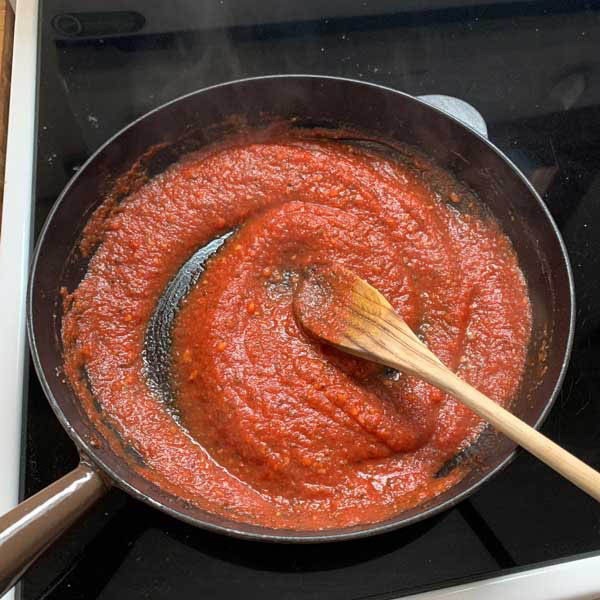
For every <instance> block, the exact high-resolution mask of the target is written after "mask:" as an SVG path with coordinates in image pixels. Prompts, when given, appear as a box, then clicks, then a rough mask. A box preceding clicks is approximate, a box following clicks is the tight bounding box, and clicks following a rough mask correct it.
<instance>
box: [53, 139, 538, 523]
mask: <svg viewBox="0 0 600 600" xmlns="http://www.w3.org/2000/svg"><path fill="white" fill-rule="evenodd" d="M108 214H109V216H108V217H106V218H105V219H104V221H103V223H102V231H103V234H102V236H101V243H100V245H99V246H98V248H97V250H96V252H95V254H94V256H93V257H92V259H91V261H90V265H89V269H88V272H87V275H86V277H85V278H84V280H83V281H82V282H81V284H80V285H79V287H78V288H77V289H76V290H75V291H74V292H73V293H72V294H70V295H69V296H68V297H67V300H66V303H65V305H66V312H65V316H64V319H63V341H64V346H65V371H66V374H67V376H68V378H69V380H70V382H71V384H72V386H73V387H74V389H75V391H76V392H77V394H78V395H79V396H80V397H81V399H82V402H83V404H84V406H85V408H86V410H87V411H88V412H89V414H90V416H91V417H92V418H93V419H95V420H96V421H97V422H100V421H102V422H103V423H108V424H110V426H111V428H112V429H114V430H116V431H117V432H118V434H119V436H120V438H121V439H122V440H123V444H124V446H126V447H127V448H128V449H130V450H132V452H123V455H124V456H125V457H126V458H127V457H129V458H128V460H130V461H131V463H132V465H134V468H136V469H137V470H138V471H139V472H141V473H142V474H143V475H144V476H145V477H147V478H148V479H150V480H151V481H153V482H155V483H156V484H157V485H159V486H161V487H163V488H165V489H166V490H168V491H170V492H171V493H173V494H176V495H177V496H179V497H181V498H183V499H185V500H187V501H189V502H191V503H193V504H196V505H197V506H199V507H202V508H204V509H207V510H210V511H213V512H217V513H220V514H223V515H225V516H227V517H229V518H232V519H234V520H239V521H245V522H251V523H254V524H259V525H267V526H272V527H280V528H294V529H326V528H331V527H340V526H349V525H354V524H358V523H371V522H376V521H380V520H383V519H386V518H389V517H392V516H393V515H395V514H397V513H398V512H400V511H402V510H405V509H407V508H411V507H414V506H416V505H418V504H420V503H422V502H423V501H425V500H427V499H429V498H431V497H433V496H435V495H437V494H439V493H441V492H442V491H444V490H445V489H448V488H449V487H450V486H452V485H453V484H455V483H456V482H457V481H458V480H459V479H460V478H461V477H463V476H464V473H465V470H464V469H461V468H456V469H454V470H451V471H450V473H449V474H447V475H445V476H438V477H436V474H437V473H438V472H439V471H440V469H441V468H442V467H443V466H444V464H445V463H446V462H447V461H449V460H450V459H452V458H453V457H454V456H455V455H456V454H457V453H458V452H459V451H460V450H461V449H464V448H465V447H466V446H468V445H469V444H470V443H472V442H473V441H474V440H476V438H477V436H478V435H479V433H480V432H481V430H482V427H483V424H482V422H481V420H480V419H479V418H478V417H476V416H475V415H474V414H473V413H471V412H470V411H469V410H468V409H466V408H464V407H463V406H462V405H460V404H459V403H458V402H457V401H455V400H453V399H452V398H450V397H447V396H445V395H443V394H442V393H441V392H439V391H438V390H436V389H434V388H433V387H431V386H429V385H427V384H425V383H423V382H420V381H418V380H416V379H414V378H412V377H407V376H404V375H402V374H400V373H398V372H395V371H393V370H390V369H386V368H384V367H382V366H380V365H376V364H373V363H370V362H367V361H363V360H361V359H359V358H355V357H352V356H349V355H347V354H344V353H342V352H340V351H338V350H336V349H334V348H332V347H330V346H327V345H325V344H322V343H320V342H319V341H317V340H316V339H315V338H313V337H311V336H310V335H309V334H307V333H306V332H305V331H304V330H303V328H302V327H301V326H300V325H299V324H298V322H297V320H296V318H295V316H294V311H293V307H292V301H293V293H294V289H295V286H296V285H297V283H298V277H299V274H300V273H301V272H302V270H303V269H305V268H307V267H309V266H310V265H312V264H315V263H326V262H333V263H335V264H339V265H341V266H343V267H347V268H349V269H351V270H353V271H354V272H356V273H357V274H358V275H359V276H360V277H362V278H363V279H365V280H366V281H368V282H369V283H370V284H371V285H373V286H375V287H376V288H377V289H379V291H380V292H382V293H383V294H384V296H385V297H386V298H387V299H388V301H389V302H390V303H391V304H392V306H393V307H394V309H395V310H396V311H398V312H399V314H401V315H402V317H403V318H404V319H405V320H406V321H407V323H408V324H409V325H410V326H411V327H412V328H413V330H414V331H415V332H417V334H418V335H419V336H420V337H421V339H422V340H424V341H425V342H426V343H427V345H428V346H429V348H430V349H431V350H432V351H433V352H434V353H435V354H437V356H438V357H439V358H440V359H441V360H442V361H443V362H444V363H445V364H446V365H448V366H449V367H450V368H452V369H453V370H455V371H456V372H457V373H458V374H459V376H461V377H463V378H464V379H466V380H467V381H468V382H469V383H471V384H472V385H474V386H475V387H477V388H478V389H479V390H480V391H482V392H483V393H485V394H487V395H488V396H490V397H491V398H492V399H493V400H495V401H496V402H498V403H499V404H502V405H505V406H506V405H508V404H509V403H510V401H511V399H512V398H513V396H514V394H515V393H516V391H517V389H518V385H519V382H520V379H521V376H522V372H523V369H524V365H525V359H526V354H527V347H528V342H529V336H530V330H531V316H530V305H529V300H528V296H527V286H526V283H525V281H524V278H523V275H522V273H521V271H520V269H519V266H518V261H517V258H516V256H515V253H514V251H513V249H512V247H511V244H510V242H509V240H508V238H507V237H506V236H505V235H504V234H503V233H502V232H501V230H500V228H499V227H498V225H497V223H496V222H495V221H494V220H493V219H491V218H490V217H489V216H487V215H486V214H485V213H484V212H483V211H482V210H481V209H480V208H478V205H477V201H476V199H475V198H474V196H473V194H472V192H470V191H469V190H467V189H466V188H464V187H463V186H461V185H460V184H458V182H455V181H453V180H451V179H450V177H449V176H448V175H447V174H444V173H442V172H441V171H440V170H439V169H437V168H436V167H435V166H434V165H433V164H432V163H430V162H429V161H427V160H426V159H424V158H423V157H419V156H416V155H415V156H414V157H413V156H412V155H410V154H404V155H403V158H402V159H401V160H391V159H390V158H386V157H385V156H383V155H382V154H380V153H376V152H375V151H373V150H370V149H368V148H365V147H359V146H352V145H347V144H346V145H345V144H342V143H339V142H336V141H331V140H323V139H320V140H319V139H299V138H296V137H293V136H286V135H282V136H280V137H277V138H273V139H267V140H263V141H261V142H254V143H252V142H250V141H240V142H238V143H232V144H230V145H228V146H221V147H218V148H217V147H215V148H213V149H212V150H209V151H203V152H201V153H196V154H190V155H188V156H186V157H184V158H183V159H181V160H180V161H179V162H178V163H177V164H175V165H172V166H171V167H169V169H168V170H167V171H165V172H164V173H162V174H160V175H158V176H156V177H154V178H153V179H152V180H150V181H148V182H147V183H146V184H144V185H143V186H142V187H141V188H140V189H138V190H137V191H136V192H134V193H132V194H131V195H130V196H129V197H127V198H126V199H125V200H124V201H122V202H121V203H120V205H119V206H118V208H117V209H116V210H113V211H111V212H109V213H108ZM233 228H237V229H236V231H235V233H234V234H233V235H232V236H230V237H229V238H228V239H227V241H226V242H225V243H224V245H223V246H222V248H221V249H220V250H219V251H218V252H217V253H216V254H215V255H214V256H213V257H212V258H210V259H209V261H208V262H207V265H206V270H205V272H204V273H203V274H202V276H201V277H200V279H199V281H198V282H197V283H196V284H195V285H194V287H193V288H192V289H191V291H190V293H189V294H188V295H187V297H186V299H185V301H184V303H183V305H182V306H181V308H180V310H179V312H178V314H177V317H176V319H175V323H174V326H173V331H172V334H171V338H172V340H171V369H170V377H171V381H172V389H173V398H172V402H171V403H166V402H164V399H162V398H161V397H160V396H159V395H158V394H157V393H156V391H155V390H153V389H151V386H149V385H148V380H147V373H146V370H145V366H144V358H143V352H144V337H145V332H146V327H147V324H148V321H149V319H150V318H151V317H152V314H153V312H154V310H155V308H156V305H157V301H158V299H159V297H160V296H161V293H162V292H163V290H164V289H165V287H166V286H167V284H168V283H169V281H170V280H171V279H172V277H173V276H174V274H175V273H176V272H177V270H178V269H179V268H180V267H181V265H182V264H183V263H184V262H185V261H186V260H187V259H188V258H189V257H190V256H191V255H192V254H193V253H194V252H195V251H196V250H197V249H198V248H199V247H201V246H203V245H205V244H206V243H207V242H209V241H210V240H211V239H214V238H215V237H217V236H219V235H222V234H223V233H225V232H226V231H228V230H231V229H233ZM133 455H135V457H136V458H135V459H134V458H131V456H133Z"/></svg>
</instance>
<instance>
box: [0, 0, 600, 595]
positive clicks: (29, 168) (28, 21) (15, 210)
mask: <svg viewBox="0 0 600 600" xmlns="http://www.w3.org/2000/svg"><path fill="white" fill-rule="evenodd" d="M37 27H38V0H18V4H17V10H16V21H15V36H14V50H13V67H12V81H11V93H10V117H9V126H8V141H7V155H6V175H5V185H4V205H3V210H2V225H1V227H2V229H1V235H0V307H1V312H0V332H1V333H0V381H2V383H3V388H4V393H3V395H2V399H1V401H0V474H1V475H2V477H1V481H2V486H1V487H0V514H3V513H4V512H6V511H7V510H9V509H11V508H12V507H13V506H14V505H15V504H16V503H17V501H18V492H19V468H20V454H21V415H22V409H23V400H24V385H25V386H26V384H27V378H26V372H25V369H26V367H25V365H26V364H27V360H26V358H27V357H26V352H27V340H26V332H25V318H26V315H25V296H26V291H27V273H28V267H29V260H30V252H31V230H32V223H31V220H32V205H33V193H34V190H33V178H34V173H33V166H34V151H35V121H36V108H37V103H36V91H37V90H36V81H37V52H38V50H37V39H38V38H37ZM13 598H14V590H12V591H10V592H8V593H7V594H6V595H5V596H4V600H13ZM455 598H457V599H458V598H460V599H461V600H479V599H483V598H485V600H510V599H512V598H527V599H528V600H598V599H600V556H591V557H586V558H580V559H574V560H569V561H564V562H561V563H557V564H552V565H549V566H543V567H540V568H535V569H530V570H527V571H521V572H518V573H512V574H509V575H505V576H501V577H495V578H492V579H485V580H480V581H476V582H473V583H468V584H464V585H457V586H453V587H448V588H444V589H440V590H434V591H431V592H425V593H422V594H415V595H411V596H405V597H404V600H454V599H455Z"/></svg>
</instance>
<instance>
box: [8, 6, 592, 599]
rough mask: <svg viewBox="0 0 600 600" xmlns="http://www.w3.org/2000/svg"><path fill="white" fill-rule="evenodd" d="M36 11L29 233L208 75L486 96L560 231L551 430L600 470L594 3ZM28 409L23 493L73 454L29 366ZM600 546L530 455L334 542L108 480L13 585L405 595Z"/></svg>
mask: <svg viewBox="0 0 600 600" xmlns="http://www.w3.org/2000/svg"><path fill="white" fill-rule="evenodd" d="M83 6H85V12H82V10H83V9H82V7H83ZM399 8H401V10H402V12H398V10H399ZM40 21H41V22H40V32H39V35H40V40H41V51H40V53H39V58H40V72H39V114H38V148H37V170H36V193H37V196H36V214H35V229H36V232H38V231H39V228H40V227H41V224H42V222H43V220H44V218H45V216H46V214H47V212H48V210H49V208H50V206H51V205H52V203H53V202H54V200H55V198H56V196H57V195H58V193H59V192H60V190H61V188H62V187H63V186H64V184H65V183H66V182H67V180H68V179H69V178H70V177H71V176H72V175H73V173H74V172H75V171H76V170H77V168H78V167H79V166H80V165H81V164H82V163H83V161H84V160H85V159H86V158H87V157H88V156H89V155H90V154H91V153H92V152H93V151H94V150H95V149H96V148H97V147H98V146H99V145H100V144H101V143H102V142H104V141H105V140H106V139H107V138H108V137H110V136H111V135H112V134H113V133H115V132H116V131H117V130H119V129H120V128H121V127H123V126H124V125H126V124H127V123H128V122H129V121H131V120H132V119H134V118H136V117H138V116H140V115H142V114H143V113H145V112H146V111H148V110H150V109H152V108H154V107H156V106H158V105H160V104H162V103H163V102H165V101H167V100H171V99H173V98H175V97H177V96H179V95H181V94H184V93H186V92H190V91H192V90H196V89H198V88H202V87H204V86H207V85H210V84H214V83H218V82H222V81H227V80H231V79H236V78H241V77H248V76H254V75H265V74H273V73H313V74H330V75H340V76H347V77H353V78H357V79H363V80H368V81H373V82H376V83H380V84H384V85H388V86H391V87H394V88H397V89H400V90H403V91H406V92H409V93H411V94H415V95H420V94H447V95H451V96H456V97H459V98H462V99H464V100H466V101H468V102H469V103H471V104H472V105H473V106H475V107H476V108H477V109H478V110H479V111H480V112H481V113H482V115H483V117H484V118H485V120H486V122H487V124H488V128H489V134H490V138H491V140H492V141H494V142H495V143H496V144H497V145H498V146H499V147H500V148H501V149H502V150H503V151H504V152H506V153H507V154H508V155H509V156H510V157H511V158H512V159H513V160H514V161H515V162H516V163H517V164H518V165H519V166H520V168H521V169H522V170H523V171H524V173H525V174H526V175H527V177H528V178H529V179H530V180H531V181H532V182H533V184H534V185H535V186H536V188H537V189H538V190H539V192H540V193H541V194H542V195H543V197H544V199H545V201H546V202H547V204H548V206H549V208H550V210H551V211H552V214H553V215H554V217H555V219H556V221H557V223H558V225H559V227H560V229H561V231H562V233H563V236H564V238H565V241H566V244H567V247H568V250H569V253H570V256H571V260H572V264H573V269H574V275H575V283H576V288H577V305H578V308H577V333H576V337H575V347H574V351H573V357H572V360H571V366H570V369H569V372H568V374H567V377H566V380H565V383H564V386H563V390H562V392H561V394H560V397H559V398H558V400H557V402H556V404H555V406H554V408H553V410H552V412H551V414H550V417H549V418H548V420H547V422H546V424H545V425H544V431H545V433H547V434H548V435H549V436H551V437H552V438H554V439H555V440H557V441H558V442H559V443H561V444H563V445H564V446H565V447H566V448H567V449H568V450H570V451H572V452H574V453H575V454H577V455H578V456H580V457H581V458H582V459H584V460H586V461H588V462H589V463H591V464H592V465H594V466H596V467H600V427H599V426H598V423H599V422H600V370H599V369H598V367H597V366H596V365H597V362H598V360H599V359H600V286H599V285H598V272H599V271H600V200H599V198H600V150H599V149H600V54H599V53H598V44H599V42H600V5H599V4H598V3H597V2H592V1H591V0H590V1H588V2H579V1H577V0H569V1H566V0H565V1H562V2H561V1H537V2H527V1H518V0H512V1H503V0H496V1H495V2H488V1H487V0H432V1H430V2H427V1H424V0H418V1H417V0H405V1H404V2H401V3H400V2H394V1H392V0H379V1H373V0H367V1H350V0H344V1H334V2H322V1H321V0H304V1H303V2H301V3H300V2H296V3H294V2H280V1H279V0H262V1H260V2H258V1H257V0H204V1H203V2H195V1H193V0H177V1H175V0H172V1H170V2H162V3H161V2H147V1H144V0H137V1H136V0H129V1H128V0H123V1H117V0H110V1H107V0H103V1H99V0H88V2H86V3H85V4H82V3H80V2H77V1H76V0H45V1H42V6H41V14H40ZM26 409H27V416H26V419H25V431H24V446H23V472H22V480H23V495H29V494H31V493H33V492H35V491H37V490H38V489H40V488H41V487H42V486H45V485H46V484H48V483H50V482H51V481H53V480H54V479H56V478H57V477H59V476H61V475H63V474H64V473H66V472H67V471H68V470H69V469H71V468H72V467H73V466H75V464H76V460H77V455H76V452H75V449H74V447H73V444H72V443H71V442H70V441H69V439H68V438H67V436H66V434H65V433H64V432H63V430H62V429H61V427H60V425H59V424H58V422H57V421H56V419H55V418H54V416H53V414H52V412H51V410H50V408H49V406H48V404H47V402H46V400H45V398H44V395H43V393H42V391H41V389H40V387H39V384H38V382H37V379H36V377H35V375H34V374H33V371H32V372H31V376H30V381H29V396H28V401H27V406H26ZM598 551H600V509H599V508H598V505H597V504H596V503H595V502H593V501H592V500H590V499H589V498H588V497H587V496H585V495H584V494H583V493H581V492H580V491H578V490H577V489H575V488H574V487H573V486H571V485H570V484H568V483H566V482H565V481H563V480H562V479H561V478H560V477H558V476H557V475H555V474H554V473H553V472H551V471H550V470H549V469H548V468H546V467H545V466H544V465H542V464H540V463H538V462H537V461H536V460H534V459H533V458H531V457H530V456H528V455H526V454H525V453H520V454H519V455H518V457H517V458H516V460H515V461H514V462H513V463H512V464H511V465H510V466H509V467H508V468H506V469H505V470H504V471H503V472H502V473H500V474H499V475H498V476H496V477H495V478H494V479H493V480H492V481H490V482H489V483H487V484H486V485H484V486H483V487H482V489H481V490H480V491H478V492H477V493H476V494H475V495H473V496H472V497H471V498H470V499H469V500H467V501H464V502H463V503H461V504H459V505H458V506H457V507H455V508H453V509H452V510H449V511H447V512H445V513H443V514H441V515H438V516H436V517H434V518H432V519H430V520H428V521H426V522H423V523H420V524H417V525H414V526H412V527H409V528H406V529H403V530H400V531H397V532H394V533H390V534H387V535H384V536H379V537H376V538H371V539H366V540H362V541H353V542H348V543H340V544H336V545H333V546H331V545H325V546H273V545H268V544H260V543H254V542H245V541H239V540H234V539H230V538H226V537H223V536H219V535H215V534H211V533H207V532H204V531H201V530H197V529H194V528H192V527H191V526H188V525H185V524H183V523H180V522H178V521H176V520H174V519H172V518H169V517H167V516H165V515H163V514H161V513H159V512H157V511H155V510H153V509H151V508H149V507H148V506H145V505H143V504H141V503H139V502H136V501H134V500H132V499H130V498H129V497H128V496H126V495H125V494H124V493H122V492H120V491H116V490H115V491H113V492H111V493H110V494H109V495H108V496H107V497H106V498H104V499H103V500H102V501H100V502H99V503H98V504H97V505H96V506H95V507H94V508H93V509H92V511H91V512H90V513H89V514H88V515H87V516H86V517H85V518H84V519H83V520H82V521H81V522H79V523H78V524H77V525H75V526H74V527H73V528H72V529H71V531H69V533H68V534H67V535H65V536H64V537H63V538H62V539H61V540H60V541H59V542H58V543H57V544H55V545H54V546H53V547H52V549H51V550H50V551H49V552H47V553H46V554H45V555H44V556H43V557H42V558H41V559H39V560H38V562H37V563H36V565H35V566H34V567H33V568H32V569H31V570H30V571H29V573H28V574H27V575H26V577H25V578H24V580H23V582H22V584H21V587H20V594H21V597H22V598H24V599H27V600H33V599H38V598H48V599H54V598H56V599H58V598H60V599H61V600H68V599H75V598H85V599H91V598H102V599H109V598H111V599H112V598H119V599H120V598H128V599H129V600H135V599H137V598H140V599H141V598H152V599H160V598H182V599H185V598H234V597H241V596H242V595H243V596H247V597H262V598H344V599H349V598H393V597H398V596H402V595H405V594H408V593H411V592H416V591H421V590H424V589H430V588H435V587H441V586H445V585H448V584H450V583H455V582H457V581H460V580H472V579H476V578H481V577H487V576H491V575H497V574H501V573H507V572H509V571H510V570H514V569H523V568H529V567H531V566H532V565H535V564H539V563H541V562H544V561H554V560H564V559H566V558H568V557H572V556H574V555H578V554H582V553H587V552H598Z"/></svg>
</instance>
